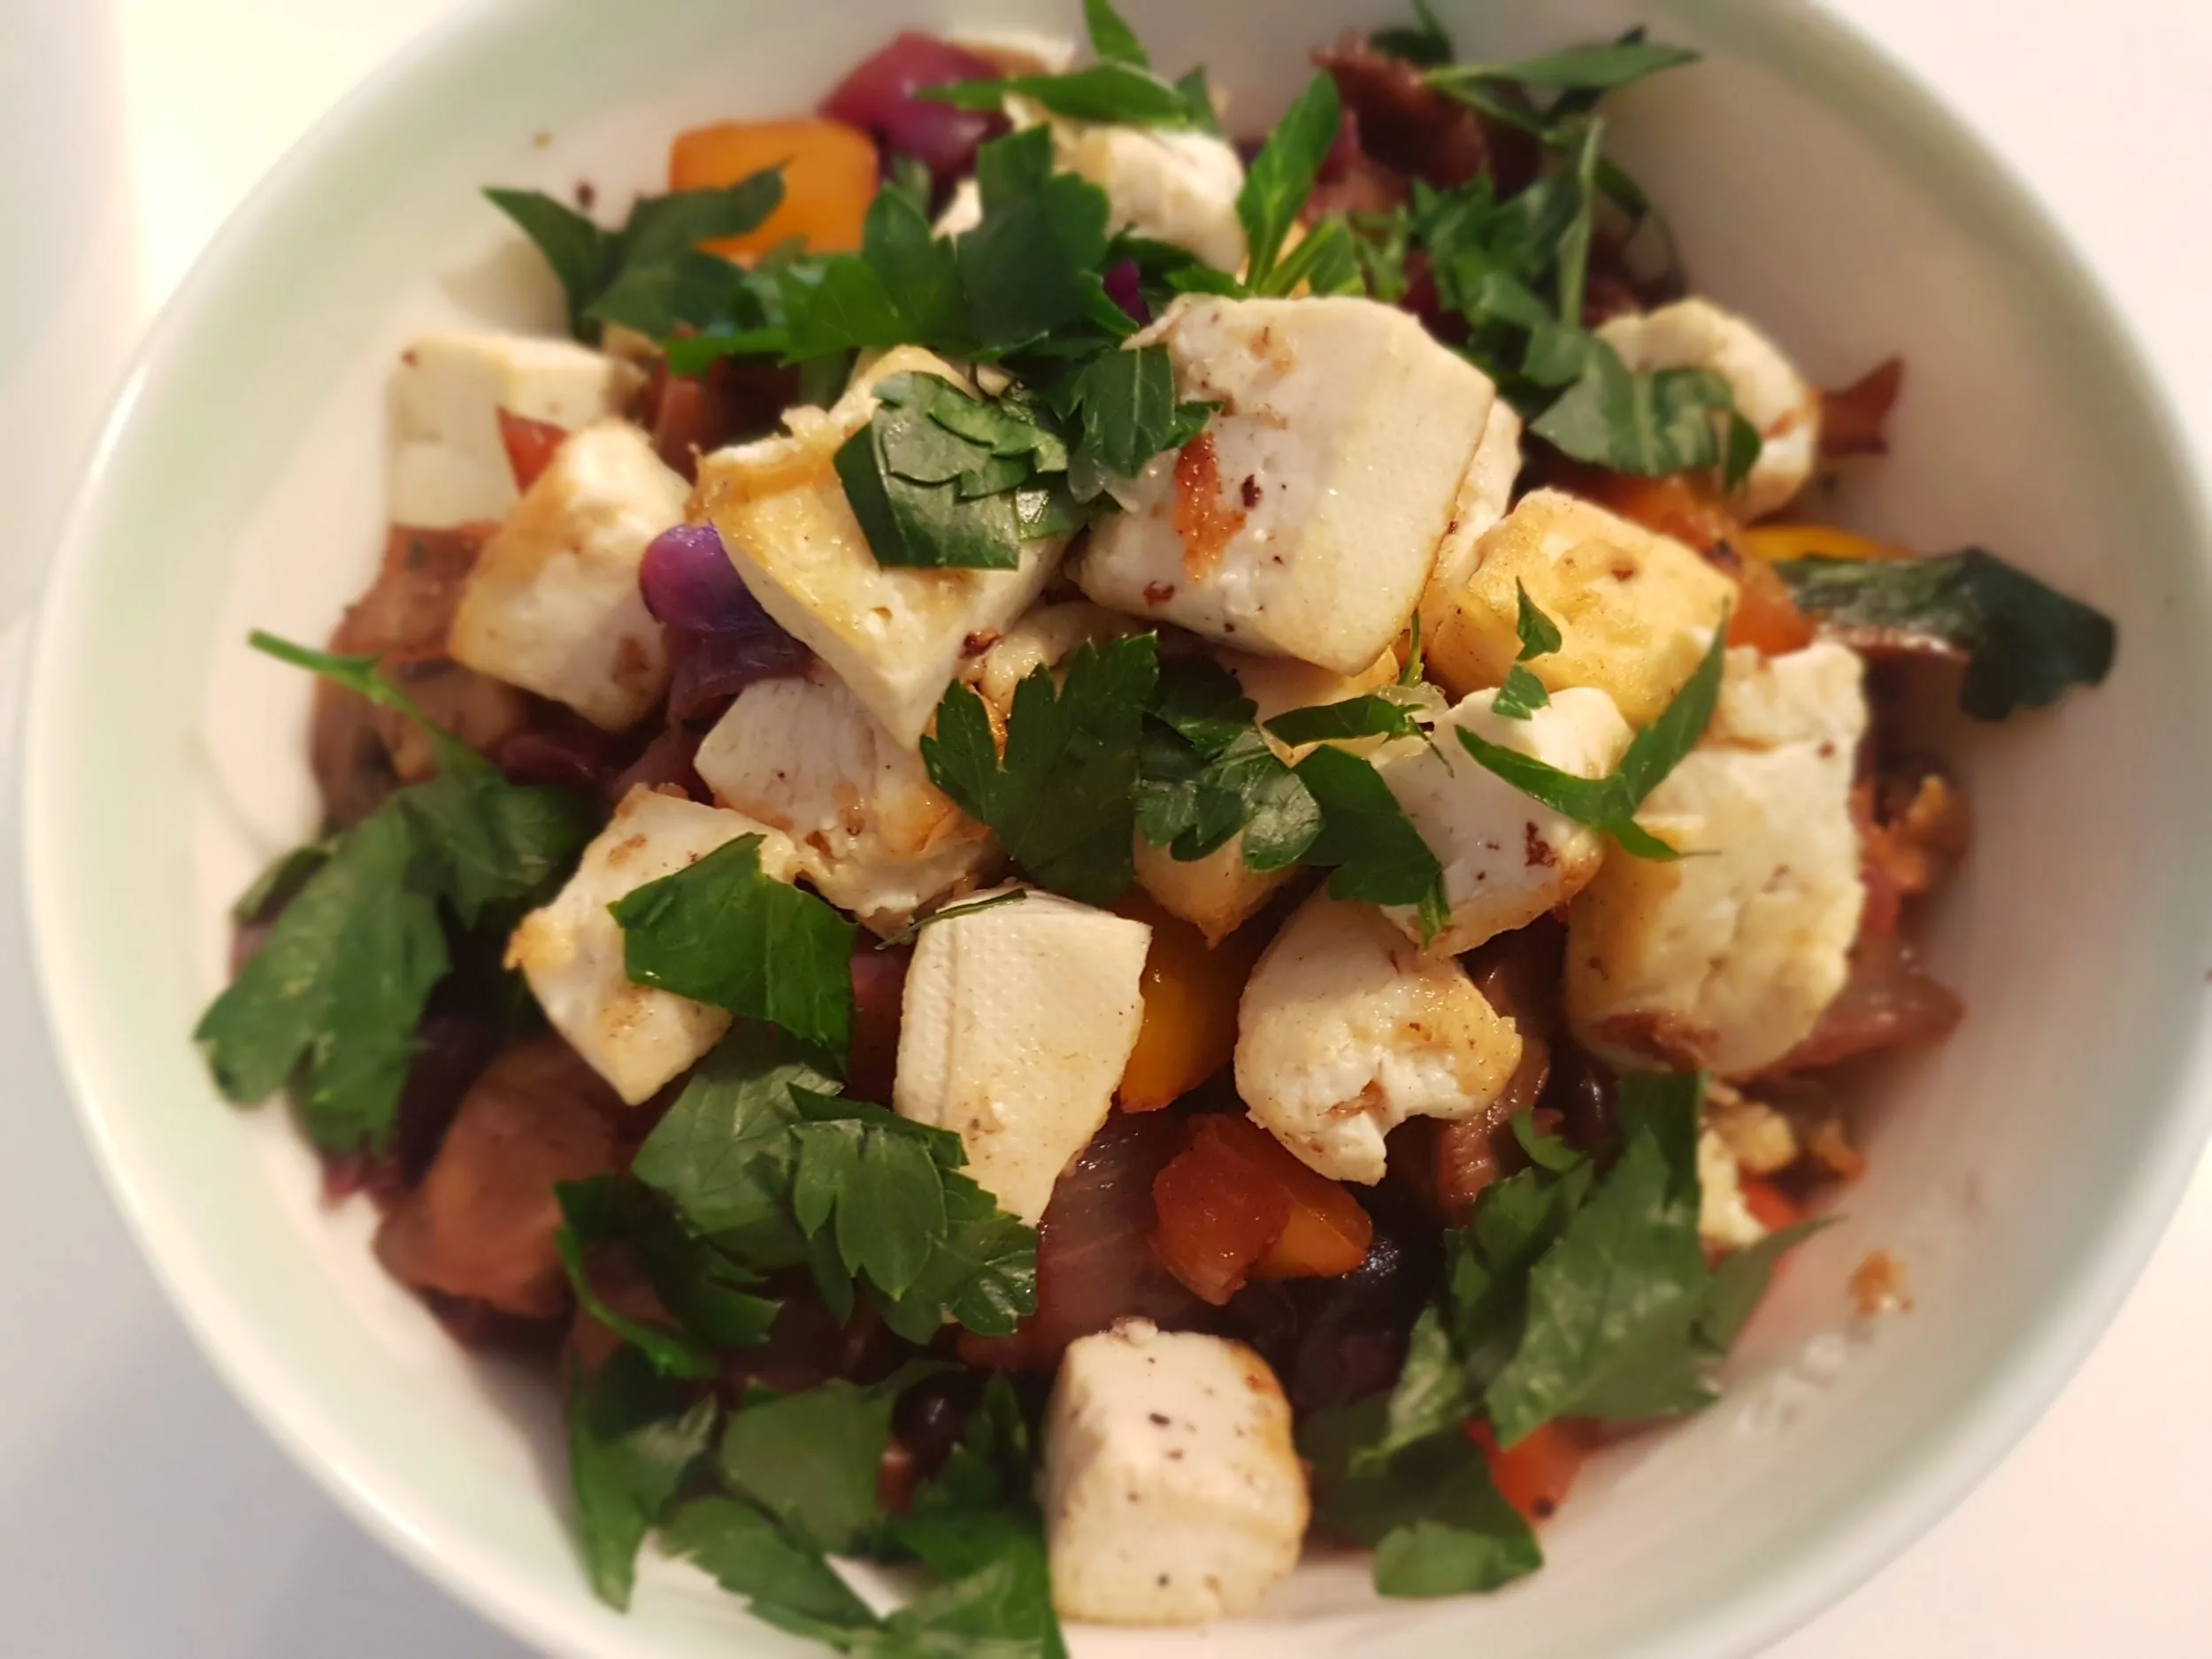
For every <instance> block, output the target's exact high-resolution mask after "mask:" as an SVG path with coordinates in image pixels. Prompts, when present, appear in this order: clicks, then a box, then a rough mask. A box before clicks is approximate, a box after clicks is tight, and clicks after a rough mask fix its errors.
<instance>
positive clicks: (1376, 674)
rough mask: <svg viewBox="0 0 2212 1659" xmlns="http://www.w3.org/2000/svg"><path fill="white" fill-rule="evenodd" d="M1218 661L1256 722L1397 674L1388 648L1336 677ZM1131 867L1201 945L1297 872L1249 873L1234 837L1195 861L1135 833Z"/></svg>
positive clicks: (1303, 666) (1235, 658)
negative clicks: (1358, 669) (1363, 666)
mask: <svg viewBox="0 0 2212 1659" xmlns="http://www.w3.org/2000/svg"><path fill="white" fill-rule="evenodd" d="M1220 661H1221V664H1222V666H1223V667H1225V668H1226V669H1228V671H1229V672H1231V673H1233V674H1234V675H1235V676H1236V678H1237V684H1238V685H1239V687H1241V688H1242V690H1243V692H1244V695H1246V696H1248V697H1249V698H1251V699H1252V703H1253V708H1254V710H1255V716H1256V718H1258V719H1259V720H1261V721H1262V722H1265V721H1268V720H1271V719H1273V718H1275V717H1276V716H1277V715H1279V714H1287V713H1289V712H1290V711H1291V710H1293V709H1305V708H1311V707H1313V706H1315V705H1317V704H1320V703H1341V702H1343V701H1344V700H1345V699H1346V698H1348V697H1356V696H1359V695H1361V694H1363V693H1364V692H1370V691H1379V690H1380V689H1381V688H1382V687H1385V686H1387V685H1389V684H1391V683H1392V682H1393V681H1394V680H1396V679H1397V677H1398V658H1397V656H1396V654H1395V653H1394V652H1391V651H1385V652H1384V653H1383V654H1382V655H1381V656H1380V657H1377V658H1376V659H1375V660H1374V662H1373V663H1372V664H1370V665H1369V667H1368V668H1367V669H1366V670H1365V671H1364V672H1361V673H1357V674H1340V673H1336V672H1333V671H1331V670H1329V669H1326V668H1317V667H1315V666H1314V665H1313V664H1311V663H1301V662H1297V661H1295V660H1294V659H1292V658H1290V657H1248V656H1246V655H1245V654H1244V653H1243V652H1241V651H1224V652H1222V653H1221V654H1220ZM1271 741H1272V740H1271ZM1315 747H1317V746H1316V745H1313V744H1307V745H1305V746H1304V749H1297V750H1293V749H1289V748H1288V747H1287V746H1286V745H1283V744H1279V743H1278V744H1275V748H1276V750H1277V752H1278V753H1279V754H1280V755H1281V756H1282V757H1283V759H1284V760H1285V761H1286V762H1289V763H1291V764H1295V763H1296V760H1297V758H1298V757H1299V756H1301V755H1302V754H1303V753H1304V752H1305V751H1306V749H1312V748H1315ZM1345 747H1346V748H1349V749H1357V748H1359V747H1361V745H1359V744H1356V743H1349V744H1346V745H1345ZM1136 867H1137V885H1138V886H1139V887H1142V888H1143V889H1144V890H1145V891H1146V892H1147V893H1149V894H1150V895H1152V896H1153V897H1154V898H1156V899H1157V900H1158V901H1159V902H1160V907H1161V909H1163V910H1166V911H1167V912H1168V914H1169V915H1171V916H1177V917H1180V918H1182V919H1183V920H1185V921H1187V922H1188V923H1190V924H1191V925H1192V926H1194V927H1196V928H1197V929H1198V930H1199V931H1200V932H1201V933H1204V934H1205V935H1206V942H1207V944H1209V945H1218V944H1219V943H1220V942H1221V941H1223V940H1225V939H1226V938H1227V937H1228V936H1229V935H1230V934H1231V933H1234V932H1236V930H1237V929H1238V928H1240V927H1241V926H1244V924H1245V923H1246V922H1248V921H1249V920H1250V919H1251V918H1253V917H1254V916H1256V915H1257V914H1258V913H1259V911H1260V910H1261V909H1262V908H1263V906H1264V905H1265V904H1266V903H1267V902H1268V900H1269V899H1271V898H1272V897H1273V896H1274V895H1276V894H1277V893H1279V892H1280V891H1281V890H1282V889H1283V888H1284V887H1286V886H1287V885H1289V883H1290V882H1291V881H1292V880H1293V879H1294V878H1295V877H1296V875H1297V873H1298V872H1297V871H1296V870H1295V869H1290V870H1271V871H1268V872H1264V873H1263V872H1259V871H1256V870H1254V869H1252V868H1250V867H1249V866H1248V865H1247V864H1246V863H1245V862H1244V836H1243V833H1241V832H1239V833H1237V834H1234V835H1232V836H1231V837H1230V838H1229V839H1228V840H1227V841H1225V842H1223V843H1222V844H1221V845H1220V846H1219V847H1217V848H1215V849H1214V850H1213V851H1212V852H1210V853H1208V854H1207V855H1206V856H1204V857H1203V858H1194V859H1192V860H1190V861H1189V862H1188V863H1186V862H1184V861H1183V860H1181V859H1179V858H1177V857H1176V856H1175V855H1174V854H1173V853H1171V852H1170V851H1169V850H1168V849H1166V848H1164V847H1155V846H1154V845H1152V843H1151V842H1150V841H1147V840H1145V838H1144V833H1143V832H1142V831H1141V830H1140V831H1139V832H1138V833H1137V841H1136Z"/></svg>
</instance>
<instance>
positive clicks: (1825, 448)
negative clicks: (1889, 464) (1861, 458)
mask: <svg viewBox="0 0 2212 1659" xmlns="http://www.w3.org/2000/svg"><path fill="white" fill-rule="evenodd" d="M1904 384H1905V360H1904V358H1902V357H1891V358H1889V359H1888V360H1887V361H1886V362H1883V363H1878V364H1877V365H1875V366H1874V367H1873V368H1871V369H1870V370H1868V371H1867V373H1864V374H1863V375H1861V376H1860V377H1859V378H1858V379H1857V380H1854V381H1852V382H1851V384H1850V385H1848V386H1847V387H1845V388H1843V389H1842V390H1840V391H1835V392H1825V391H1824V392H1823V393H1821V395H1820V452H1821V454H1823V455H1828V456H1834V455H1887V454H1888V453H1889V434H1888V426H1889V411H1890V410H1891V409H1892V408H1893V407H1894V406H1895V404H1896V403H1897V394H1898V393H1899V392H1900V391H1901V390H1902V389H1903V388H1904Z"/></svg>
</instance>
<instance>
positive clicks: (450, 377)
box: [390, 334, 645, 530]
mask: <svg viewBox="0 0 2212 1659" xmlns="http://www.w3.org/2000/svg"><path fill="white" fill-rule="evenodd" d="M644 382H645V377H644V375H643V374H642V373H640V372H639V371H638V369H637V368H635V367H634V365H630V364H627V363H623V362H619V361H618V360H617V359H615V358H613V357H609V356H608V355H607V354H606V353H604V352H602V351H594V350H592V349H590V348H589V347H588V346H580V345H577V344H575V343H574V342H571V341H567V340H541V339H537V338H534V337H533V336H530V335H526V334H425V335H423V336H422V337H421V338H420V339H419V340H416V341H414V342H412V343H411V344H410V345H409V346H408V348H407V349H406V350H405V351H403V352H402V353H401V354H400V363H399V368H398V369H397V370H396V372H395V373H394V374H393V376H392V384H391V398H390V404H391V419H392V439H393V447H392V471H391V499H390V510H391V518H392V522H393V523H394V524H403V525H410V526H414V527H415V528H417V529H422V530H448V529H451V528H452V527H454V526H457V525H464V524H496V523H498V522H499V521H500V520H501V519H503V518H505V517H506V516H507V515H508V514H509V513H510V512H511V511H513V510H514V505H515V503H516V502H517V501H518V500H519V499H520V498H521V494H522V492H521V491H520V490H518V489H517V488H515V474H514V468H513V466H512V465H511V464H510V463H509V461H508V459H507V446H506V443H505V442H504V441H503V439H502V438H501V437H500V435H499V411H501V410H505V411H507V412H508V413H509V414H511V415H520V416H522V417H523V418H524V419H527V420H542V421H547V422H549V423H550V424H551V425H553V426H561V427H565V428H567V429H568V430H570V431H574V430H575V429H576V428H577V427H579V426H589V425H590V424H591V423H592V422H593V421H595V420H597V419H601V418H603V417H604V416H607V415H618V414H620V413H621V412H622V411H624V410H625V409H626V408H627V407H628V406H629V403H630V399H631V397H632V396H634V394H635V393H636V391H637V389H638V388H639V387H641V385H643V384H644Z"/></svg>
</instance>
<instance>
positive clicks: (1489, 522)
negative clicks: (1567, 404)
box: [1421, 397, 1521, 640]
mask: <svg viewBox="0 0 2212 1659" xmlns="http://www.w3.org/2000/svg"><path fill="white" fill-rule="evenodd" d="M1520 475H1521V417H1520V413H1519V411H1517V410H1516V409H1515V408H1514V407H1513V405H1512V404H1510V403H1507V402H1506V401H1505V399H1504V398H1502V397H1501V398H1499V399H1498V400H1497V401H1496V402H1495V403H1492V404H1491V405H1490V419H1488V420H1487V421H1486V422H1485V423H1484V425H1483V428H1482V442H1481V445H1480V446H1479V448H1478V449H1476V450H1475V458H1474V461H1473V462H1472V464H1471V465H1469V467H1468V468H1467V476H1466V477H1465V478H1463V479H1462V480H1460V481H1459V495H1458V498H1457V499H1456V500H1455V501H1454V502H1453V503H1452V517H1451V522H1450V523H1449V524H1448V525H1447V526H1445V530H1444V541H1443V543H1442V545H1441V546H1440V547H1439V548H1438V549H1437V552H1436V568H1435V569H1434V570H1432V571H1431V572H1429V585H1428V586H1427V587H1426V588H1424V589H1423V590H1422V593H1421V637H1422V638H1423V639H1424V640H1432V639H1434V638H1435V637H1436V635H1437V634H1438V632H1439V630H1440V629H1441V627H1442V626H1443V623H1444V616H1445V613H1446V611H1448V610H1449V609H1450V607H1451V602H1452V601H1453V599H1455V597H1457V595H1458V594H1459V590H1460V589H1461V588H1464V587H1465V586H1466V585H1467V584H1468V582H1469V581H1470V580H1472V578H1473V576H1474V573H1475V566H1476V565H1477V563H1478V562H1479V558H1480V554H1479V552H1478V551H1477V549H1479V547H1480V545H1481V542H1482V538H1483V537H1484V536H1486V535H1487V534H1490V530H1491V526H1494V525H1495V524H1496V523H1497V522H1498V521H1499V520H1500V519H1501V518H1504V517H1505V515H1506V514H1507V513H1508V512H1509V511H1511V509H1512V506H1513V484H1514V480H1516V479H1517V478H1519V477H1520Z"/></svg>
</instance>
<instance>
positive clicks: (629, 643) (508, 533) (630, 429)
mask: <svg viewBox="0 0 2212 1659" xmlns="http://www.w3.org/2000/svg"><path fill="white" fill-rule="evenodd" d="M688 493H689V492H688V490H687V487H686V486H685V483H684V480H682V478H680V476H678V475H677V474H676V473H675V472H671V471H670V470H669V469H668V468H667V467H666V466H665V465H663V464H662V461H661V458H660V457H659V456H657V455H656V454H655V453H654V452H653V446H652V443H651V442H650V441H649V439H648V438H647V437H646V435H645V434H643V433H642V432H641V431H639V430H638V428H637V427H635V426H631V425H629V424H628V423H627V422H626V421H620V420H612V419H609V420H599V421H595V422H593V423H592V424H591V425H590V426H586V427H584V428H583V429H582V430H580V431H579V432H575V433H572V434H570V436H569V438H568V439H567V441H566V442H564V443H563V444H562V445H561V447H560V449H558V450H557V451H556V452H555V454H554V457H553V459H552V462H551V463H550V464H549V465H548V466H547V467H546V469H545V471H544V472H541V473H540V474H539V476H538V480H537V481H536V482H535V483H534V484H532V485H531V486H530V491H529V494H527V495H525V496H524V497H523V498H522V502H521V504H520V505H518V507H516V509H515V510H514V511H513V512H512V513H511V514H510V515H509V516H508V518H507V522H506V523H505V524H503V525H502V526H500V528H499V533H498V534H496V535H495V536H493V537H492V539H491V541H490V542H489V543H488V545H487V546H486V547H485V549H484V553H483V557H480V558H479V559H478V560H477V561H476V567H475V568H474V569H473V570H472V571H471V572H469V579H468V584H467V586H466V587H465V588H463V589H462V590H461V603H460V604H459V605H458V606H457V608H456V610H455V611H454V613H453V626H452V630H451V632H450V633H449V635H448V636H447V649H449V651H451V652H452V654H453V657H454V659H455V660H456V661H457V662H459V663H461V664H464V665H465V666H467V667H470V668H473V669H475V670H476V671H477V672H479V673H483V674H489V675H490V676H491V677H492V678H493V679H495V680H505V681H506V682H507V683H508V684H509V685H511V686H520V687H522V688H523V689H524V690H525V691H534V692H536V693H537V694H538V695H540V696H541V697H549V698H551V699H552V700H553V701H554V702H556V703H566V704H567V705H568V706H569V707H570V708H572V709H573V710H576V712H577V713H579V714H580V715H582V716H583V717H584V718H586V719H587V720H589V721H590V722H591V723H592V724H593V725H594V726H599V727H602V728H603V729H604V730H606V731H610V732H621V731H626V730H628V729H629V728H630V727H631V726H635V725H636V724H637V723H638V722H639V721H640V720H641V719H643V718H645V715H646V713H647V712H648V711H649V710H650V709H651V708H652V707H653V705H654V704H655V703H658V702H659V701H660V698H661V694H662V693H663V692H664V691H665V690H666V689H667V688H668V648H667V643H666V641H665V640H664V637H663V635H662V634H661V626H660V624H659V623H657V622H656V621H654V620H653V615H652V612H650V611H648V610H646V608H645V600H644V597H643V595H641V594H640V593H639V591H638V566H639V565H641V564H642V563H643V562H644V559H645V549H646V546H647V544H648V543H649V542H650V541H652V540H653V538H654V537H655V536H657V535H658V534H660V533H661V532H662V531H664V530H665V529H667V528H668V527H669V526H671V525H676V524H680V523H682V522H683V516H684V500H685V497H686V495H687V494H688Z"/></svg>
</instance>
